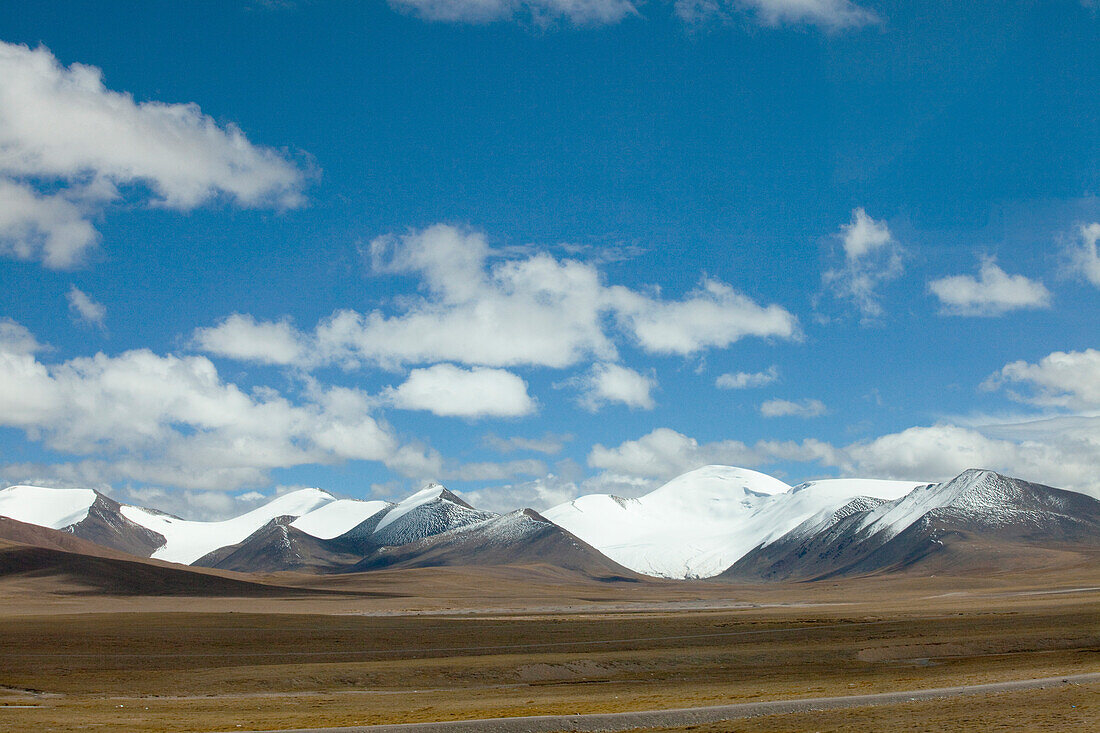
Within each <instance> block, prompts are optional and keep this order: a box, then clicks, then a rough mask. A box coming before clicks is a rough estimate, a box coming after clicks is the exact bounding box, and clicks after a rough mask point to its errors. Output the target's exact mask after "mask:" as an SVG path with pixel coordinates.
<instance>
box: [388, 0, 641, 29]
mask: <svg viewBox="0 0 1100 733" xmlns="http://www.w3.org/2000/svg"><path fill="white" fill-rule="evenodd" d="M390 5H392V6H393V7H394V8H395V9H397V10H401V11H405V12H409V13H412V14H414V15H417V16H419V17H421V18H424V19H425V20H435V21H445V22H451V23H455V22H458V23H488V22H491V21H496V20H513V19H530V20H531V21H533V22H534V23H536V24H538V25H545V24H548V23H552V22H555V21H559V20H564V21H567V22H569V23H572V24H574V25H608V24H612V23H618V22H619V21H621V20H622V19H623V18H625V17H627V16H631V15H637V12H638V11H637V10H636V9H635V7H634V5H633V4H632V3H630V2H628V0H390Z"/></svg>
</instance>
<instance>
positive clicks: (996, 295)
mask: <svg viewBox="0 0 1100 733" xmlns="http://www.w3.org/2000/svg"><path fill="white" fill-rule="evenodd" d="M928 289H929V291H931V293H932V294H933V295H935V296H936V297H937V298H939V300H940V304H941V306H942V308H941V311H940V312H941V313H943V314H945V315H953V316H999V315H1002V314H1004V313H1007V312H1008V311H1012V310H1020V309H1025V308H1049V307H1050V291H1049V290H1047V289H1046V286H1045V285H1043V284H1042V283H1041V282H1039V281H1038V280H1029V279H1028V278H1026V277H1024V276H1023V275H1009V274H1008V273H1006V272H1005V271H1004V270H1002V269H1001V268H1000V267H998V266H997V263H996V261H995V260H994V259H993V258H986V259H984V260H982V266H981V270H980V272H979V275H978V277H977V278H975V277H973V276H971V275H952V276H950V277H944V278H941V279H939V280H933V281H932V282H930V283H928Z"/></svg>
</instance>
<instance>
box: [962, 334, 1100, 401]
mask: <svg viewBox="0 0 1100 733" xmlns="http://www.w3.org/2000/svg"><path fill="white" fill-rule="evenodd" d="M1008 384H1023V385H1025V386H1026V387H1027V388H1028V389H1029V394H1027V395H1024V396H1021V395H1019V394H1016V393H1012V396H1013V397H1016V398H1017V399H1021V400H1024V401H1027V402H1031V403H1033V404H1037V405H1045V406H1053V407H1063V408H1067V409H1071V410H1093V409H1100V351H1097V350H1096V349H1086V350H1084V351H1055V352H1052V353H1050V354H1048V355H1046V356H1044V357H1043V358H1042V359H1040V360H1039V362H1038V363H1037V364H1030V363H1028V362H1026V361H1022V360H1021V361H1014V362H1012V363H1011V364H1006V365H1005V366H1004V367H1002V368H1001V370H1000V371H999V372H997V373H996V374H993V375H992V376H991V377H990V378H989V379H987V380H986V381H985V383H984V384H983V385H982V386H983V387H985V388H986V389H998V388H1000V387H1002V386H1005V385H1008Z"/></svg>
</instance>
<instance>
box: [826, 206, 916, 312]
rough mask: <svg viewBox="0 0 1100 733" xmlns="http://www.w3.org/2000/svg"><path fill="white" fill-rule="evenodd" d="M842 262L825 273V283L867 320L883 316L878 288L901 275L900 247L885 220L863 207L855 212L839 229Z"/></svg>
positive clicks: (901, 251) (901, 252)
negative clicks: (880, 219) (877, 218)
mask: <svg viewBox="0 0 1100 733" xmlns="http://www.w3.org/2000/svg"><path fill="white" fill-rule="evenodd" d="M838 236H839V238H840V241H841V245H842V248H843V250H844V258H843V262H842V263H841V264H839V265H838V266H836V267H834V268H831V269H829V270H826V271H825V273H824V274H823V275H822V281H823V283H824V284H825V286H826V288H828V289H830V290H831V291H832V292H833V294H834V295H835V296H836V297H838V298H841V299H843V300H850V301H851V302H852V303H853V304H854V305H855V306H856V308H857V309H858V310H859V311H860V313H861V314H862V316H863V318H864V319H874V318H877V317H879V316H881V315H882V314H883V309H882V304H881V303H880V302H879V294H878V288H879V286H881V285H882V284H883V283H886V282H889V281H890V280H893V279H895V278H897V277H898V276H899V275H901V273H902V254H903V250H902V247H901V245H900V244H898V242H897V241H896V240H895V239H894V237H893V235H892V234H891V233H890V228H889V227H888V226H887V224H886V222H884V221H875V220H874V219H872V218H871V217H870V216H868V215H867V212H866V211H864V210H863V209H862V208H858V209H855V210H853V211H852V221H851V222H849V223H848V224H844V225H842V226H841V227H840V234H839V235H838Z"/></svg>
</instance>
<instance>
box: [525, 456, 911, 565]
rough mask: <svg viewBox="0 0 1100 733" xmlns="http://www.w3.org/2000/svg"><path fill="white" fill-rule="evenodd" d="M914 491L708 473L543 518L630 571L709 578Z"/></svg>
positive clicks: (736, 471)
mask: <svg viewBox="0 0 1100 733" xmlns="http://www.w3.org/2000/svg"><path fill="white" fill-rule="evenodd" d="M915 486H919V484H917V483H915V482H905V481H875V480H869V479H828V480H823V481H812V482H807V483H805V484H801V485H799V486H797V487H795V488H793V489H792V488H791V487H790V486H788V485H787V484H785V483H784V482H782V481H780V480H779V479H776V478H773V477H771V476H768V475H766V474H763V473H760V472H758V471H752V470H749V469H745V468H735V467H732V466H704V467H703V468H699V469H696V470H694V471H690V472H688V473H685V474H683V475H682V476H678V477H676V478H674V479H672V480H671V481H669V482H668V483H666V484H665V485H664V486H661V487H660V488H658V489H656V490H654V491H651V492H650V493H648V494H646V495H645V496H641V497H639V498H637V499H630V500H623V499H619V498H617V497H613V496H608V495H606V494H594V495H589V496H582V497H580V498H577V499H574V500H573V501H571V502H566V503H565V504H561V505H558V506H556V507H554V508H552V509H549V510H547V511H545V512H543V515H544V516H545V517H546V518H547V519H549V520H550V521H552V522H554V523H556V524H558V525H559V526H561V527H564V528H565V529H567V530H569V531H570V532H572V533H573V534H575V535H577V536H578V537H580V538H581V539H582V540H584V541H585V542H587V543H589V544H590V545H593V546H594V547H596V548H597V549H598V550H600V551H601V552H603V553H604V554H606V555H607V556H608V557H610V558H611V559H612V560H615V561H616V562H618V563H620V564H622V565H625V566H627V567H628V568H631V569H632V570H636V571H638V572H641V573H646V574H648V575H661V576H665V577H676V578H683V577H706V576H710V575H716V574H718V573H720V572H722V571H723V570H725V569H726V568H728V567H729V566H730V565H732V564H733V563H734V562H736V561H737V560H739V559H740V558H741V557H743V556H744V555H745V554H746V553H748V552H750V551H751V550H753V549H754V548H756V547H759V546H760V545H762V544H767V543H769V542H773V541H775V540H776V539H777V538H779V537H781V536H783V535H784V534H785V533H787V532H789V531H791V530H793V529H794V528H795V527H798V526H799V525H800V524H802V523H803V522H807V521H808V520H810V519H814V521H815V522H823V521H828V520H830V519H831V518H832V515H833V513H834V512H836V511H837V510H838V509H840V508H841V507H843V506H844V505H846V504H848V503H849V502H850V501H852V500H853V499H854V498H855V497H858V496H869V497H872V498H874V499H896V498H897V497H899V496H904V495H905V494H906V493H908V492H909V491H911V490H912V489H913V488H914V487H915ZM872 503H874V502H872Z"/></svg>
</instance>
